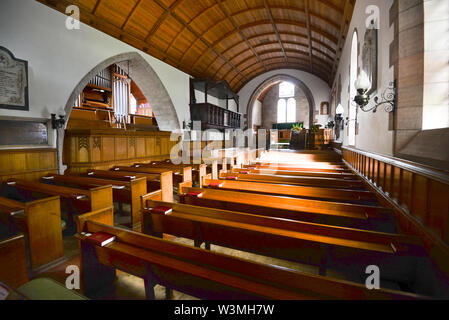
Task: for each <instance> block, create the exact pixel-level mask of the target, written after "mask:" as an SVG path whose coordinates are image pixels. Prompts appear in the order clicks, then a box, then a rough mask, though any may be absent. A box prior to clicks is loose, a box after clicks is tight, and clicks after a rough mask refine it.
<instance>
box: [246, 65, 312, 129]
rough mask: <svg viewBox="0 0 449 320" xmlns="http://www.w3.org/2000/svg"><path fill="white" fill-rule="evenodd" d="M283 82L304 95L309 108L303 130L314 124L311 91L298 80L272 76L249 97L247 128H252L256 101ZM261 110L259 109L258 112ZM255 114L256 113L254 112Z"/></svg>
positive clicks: (286, 76)
mask: <svg viewBox="0 0 449 320" xmlns="http://www.w3.org/2000/svg"><path fill="white" fill-rule="evenodd" d="M283 82H288V83H291V84H294V85H295V86H296V87H298V88H299V89H300V90H301V91H302V92H303V93H304V95H305V97H306V99H307V102H308V106H309V116H308V119H305V120H307V121H305V122H304V128H309V127H310V126H311V125H313V123H314V118H315V100H314V98H313V94H312V91H311V90H310V89H309V87H308V86H307V85H306V84H305V83H304V82H303V81H301V80H300V79H298V78H296V77H293V76H290V75H284V74H282V75H276V76H273V77H271V78H269V79H267V80H265V81H264V82H263V83H261V84H260V85H259V86H258V87H257V88H256V90H254V92H253V94H252V95H251V99H250V100H249V103H248V105H247V110H248V111H247V119H248V123H247V124H248V126H247V128H246V129H248V128H252V129H253V128H254V114H255V109H256V108H258V106H256V104H257V101H259V99H260V97H261V96H262V95H263V94H264V93H266V92H267V91H270V90H271V89H273V88H274V87H275V86H276V85H279V84H281V83H283ZM259 108H260V107H259ZM262 111H263V110H262V109H260V112H262ZM256 112H257V111H256Z"/></svg>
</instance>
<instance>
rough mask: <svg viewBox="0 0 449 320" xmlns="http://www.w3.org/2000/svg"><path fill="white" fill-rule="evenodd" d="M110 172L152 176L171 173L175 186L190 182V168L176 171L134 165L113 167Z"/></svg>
mask: <svg viewBox="0 0 449 320" xmlns="http://www.w3.org/2000/svg"><path fill="white" fill-rule="evenodd" d="M112 170H113V171H125V172H135V173H152V174H162V173H163V172H167V171H171V172H172V174H173V183H174V184H175V185H179V184H180V183H181V182H185V181H192V167H185V168H180V169H178V170H169V169H167V168H152V167H150V166H149V165H134V166H131V167H123V166H119V167H114V168H113V169H112Z"/></svg>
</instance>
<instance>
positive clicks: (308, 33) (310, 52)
mask: <svg viewBox="0 0 449 320" xmlns="http://www.w3.org/2000/svg"><path fill="white" fill-rule="evenodd" d="M304 10H305V12H306V25H307V38H308V42H309V59H310V69H311V70H312V72H313V54H312V33H311V32H310V14H309V0H304Z"/></svg>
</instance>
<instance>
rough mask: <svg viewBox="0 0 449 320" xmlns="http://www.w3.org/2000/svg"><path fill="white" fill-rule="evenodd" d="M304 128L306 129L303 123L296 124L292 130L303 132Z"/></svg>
mask: <svg viewBox="0 0 449 320" xmlns="http://www.w3.org/2000/svg"><path fill="white" fill-rule="evenodd" d="M302 129H304V128H303V124H302V123H297V124H294V125H293V127H292V131H294V132H301V131H302Z"/></svg>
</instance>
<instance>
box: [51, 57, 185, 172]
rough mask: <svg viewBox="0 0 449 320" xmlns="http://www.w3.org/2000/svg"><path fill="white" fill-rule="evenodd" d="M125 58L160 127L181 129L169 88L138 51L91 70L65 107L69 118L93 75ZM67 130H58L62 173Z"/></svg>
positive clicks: (59, 164)
mask: <svg viewBox="0 0 449 320" xmlns="http://www.w3.org/2000/svg"><path fill="white" fill-rule="evenodd" d="M125 61H129V76H130V77H131V78H132V79H133V80H134V82H135V83H136V84H137V86H138V87H139V88H140V90H141V91H142V93H143V94H144V96H145V97H146V98H147V100H148V103H149V104H150V105H151V108H152V110H153V112H154V115H155V117H156V120H157V123H158V126H159V129H160V130H161V131H174V130H179V129H180V128H181V127H180V123H179V118H178V115H177V113H176V109H175V107H174V105H173V102H172V100H171V98H170V96H169V94H168V92H167V89H166V88H165V86H164V84H163V83H162V81H161V80H160V79H159V76H158V75H157V74H156V72H155V71H154V70H153V68H152V67H151V66H150V64H149V63H148V62H147V61H146V60H145V59H144V58H143V57H142V56H141V55H140V54H139V53H137V52H127V53H122V54H119V55H116V56H113V57H111V58H108V59H106V60H104V61H103V62H101V63H99V64H98V65H96V66H95V67H94V68H93V69H92V70H91V71H89V72H88V73H87V74H86V75H85V76H84V77H83V78H82V79H81V80H80V82H79V83H78V84H77V85H76V87H75V88H74V89H73V91H72V94H71V95H70V97H69V99H68V100H67V103H66V105H65V108H64V110H65V113H66V119H69V117H70V113H71V112H72V108H73V105H74V103H75V101H76V99H77V98H78V96H79V95H80V94H81V92H82V91H83V90H84V88H85V87H86V85H87V84H88V83H89V81H90V80H91V79H92V78H94V77H95V76H96V75H97V74H99V73H100V72H101V71H102V70H104V69H106V68H107V67H109V66H110V65H112V64H120V63H121V62H125ZM126 66H128V64H126ZM67 122H68V121H67ZM67 122H66V126H67ZM64 129H65V128H62V129H60V130H58V141H57V151H58V168H59V172H60V173H63V172H64V168H63V163H62V154H63V145H64V133H65V131H64Z"/></svg>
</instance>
